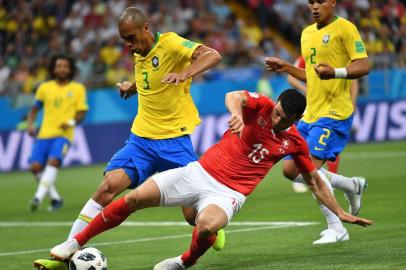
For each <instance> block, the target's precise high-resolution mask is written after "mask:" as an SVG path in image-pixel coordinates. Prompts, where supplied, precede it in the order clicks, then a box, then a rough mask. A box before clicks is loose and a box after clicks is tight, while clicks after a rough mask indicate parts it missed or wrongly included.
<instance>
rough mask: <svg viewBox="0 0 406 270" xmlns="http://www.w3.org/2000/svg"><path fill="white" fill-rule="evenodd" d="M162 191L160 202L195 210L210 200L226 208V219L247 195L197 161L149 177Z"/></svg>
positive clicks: (236, 209) (199, 209)
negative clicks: (213, 175)
mask: <svg viewBox="0 0 406 270" xmlns="http://www.w3.org/2000/svg"><path fill="white" fill-rule="evenodd" d="M151 178H152V179H153V180H154V181H155V182H156V183H157V185H158V187H159V190H160V191H161V202H160V205H161V206H186V207H192V208H195V209H196V210H197V212H198V214H199V213H200V212H201V211H202V210H203V209H204V208H206V207H207V206H209V205H210V204H215V205H217V206H218V207H220V208H221V209H223V210H224V212H226V215H227V217H228V221H229V222H230V220H231V218H232V217H233V216H234V215H235V214H236V213H237V212H238V211H239V210H240V209H241V207H242V206H243V204H244V202H245V199H246V197H245V196H244V195H243V194H241V193H239V192H237V191H235V190H232V189H230V188H228V187H226V186H225V185H223V184H221V183H220V182H218V181H217V180H216V179H214V178H213V177H212V176H211V175H210V174H208V173H207V172H206V171H205V170H204V169H203V167H202V166H201V165H200V163H199V162H197V161H195V162H191V163H189V164H188V165H187V166H186V167H181V168H177V169H172V170H168V171H164V172H161V173H158V174H155V175H154V176H152V177H151Z"/></svg>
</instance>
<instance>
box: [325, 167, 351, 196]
mask: <svg viewBox="0 0 406 270" xmlns="http://www.w3.org/2000/svg"><path fill="white" fill-rule="evenodd" d="M320 170H321V171H322V172H323V173H324V175H325V176H326V177H327V179H328V180H329V181H330V183H331V185H332V186H333V187H334V188H338V189H339V190H342V191H344V192H345V191H354V190H355V189H356V188H357V187H356V183H355V182H354V180H353V179H352V178H351V177H345V176H343V175H339V174H335V173H332V172H330V171H328V170H326V169H324V168H321V169H320Z"/></svg>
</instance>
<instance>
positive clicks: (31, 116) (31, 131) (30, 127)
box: [27, 105, 39, 137]
mask: <svg viewBox="0 0 406 270" xmlns="http://www.w3.org/2000/svg"><path fill="white" fill-rule="evenodd" d="M38 111H39V108H38V106H36V105H34V106H32V108H31V110H30V112H29V113H28V118H27V132H28V135H30V136H31V137H34V136H35V133H36V129H35V126H34V122H35V119H36V118H37V114H38Z"/></svg>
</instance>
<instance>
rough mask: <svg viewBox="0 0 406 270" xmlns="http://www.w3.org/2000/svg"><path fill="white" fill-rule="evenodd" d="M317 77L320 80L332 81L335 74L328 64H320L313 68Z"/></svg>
mask: <svg viewBox="0 0 406 270" xmlns="http://www.w3.org/2000/svg"><path fill="white" fill-rule="evenodd" d="M314 71H316V74H317V76H319V78H320V79H322V80H330V79H334V78H335V75H336V72H335V70H334V68H333V67H332V66H330V65H328V64H324V63H320V64H317V65H315V66H314Z"/></svg>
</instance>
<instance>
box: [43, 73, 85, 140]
mask: <svg viewBox="0 0 406 270" xmlns="http://www.w3.org/2000/svg"><path fill="white" fill-rule="evenodd" d="M35 99H36V100H38V101H40V102H42V105H43V109H44V115H43V118H42V123H41V128H40V130H39V133H38V136H37V137H38V138H39V139H48V138H55V137H65V138H67V139H68V140H69V141H72V140H73V130H74V128H73V127H71V128H68V129H67V130H63V129H62V128H61V125H62V124H63V123H66V122H67V121H68V120H70V119H74V118H75V115H76V113H77V112H78V111H87V110H88V105H87V101H86V89H85V87H84V86H83V85H82V84H80V83H77V82H74V81H71V82H69V83H68V84H66V85H60V84H58V83H57V82H56V81H55V80H52V81H48V82H44V83H42V84H41V85H40V86H39V87H38V90H37V92H36V94H35Z"/></svg>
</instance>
